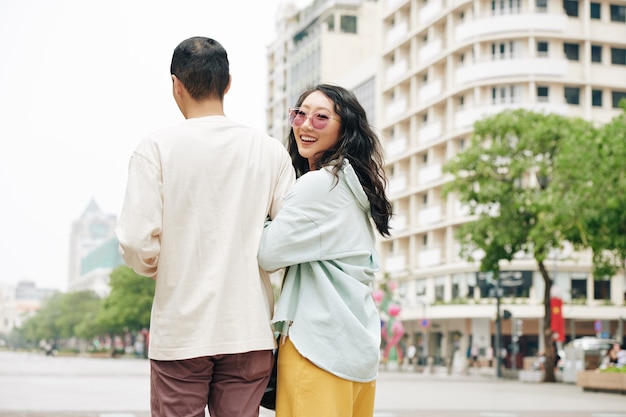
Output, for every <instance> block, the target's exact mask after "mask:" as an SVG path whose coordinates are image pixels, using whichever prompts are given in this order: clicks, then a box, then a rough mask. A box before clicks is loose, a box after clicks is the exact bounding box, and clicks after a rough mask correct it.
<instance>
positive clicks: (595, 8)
mask: <svg viewBox="0 0 626 417" xmlns="http://www.w3.org/2000/svg"><path fill="white" fill-rule="evenodd" d="M590 7H591V11H590V16H591V18H592V19H600V3H591V5H590Z"/></svg>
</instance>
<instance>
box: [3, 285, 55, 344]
mask: <svg viewBox="0 0 626 417" xmlns="http://www.w3.org/2000/svg"><path fill="white" fill-rule="evenodd" d="M57 292H58V290H55V289H45V288H38V287H37V285H36V284H35V283H34V282H33V281H20V282H18V283H17V285H11V284H6V283H4V284H2V285H1V286H0V334H3V335H9V334H10V333H11V332H12V331H13V329H16V328H20V327H22V325H23V324H24V322H25V321H26V320H28V319H29V318H30V317H32V316H33V315H34V314H35V313H36V312H37V310H39V309H40V308H41V306H42V304H43V302H44V301H45V300H46V299H47V298H49V297H51V296H52V295H54V294H55V293H57Z"/></svg>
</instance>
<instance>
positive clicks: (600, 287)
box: [593, 279, 611, 300]
mask: <svg viewBox="0 0 626 417" xmlns="http://www.w3.org/2000/svg"><path fill="white" fill-rule="evenodd" d="M593 299H594V300H610V299H611V281H609V280H608V279H607V280H604V281H594V282H593Z"/></svg>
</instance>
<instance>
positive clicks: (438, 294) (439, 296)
mask: <svg viewBox="0 0 626 417" xmlns="http://www.w3.org/2000/svg"><path fill="white" fill-rule="evenodd" d="M443 295H444V286H443V285H435V301H444V299H443Z"/></svg>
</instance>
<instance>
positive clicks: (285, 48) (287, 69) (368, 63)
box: [267, 0, 381, 141]
mask: <svg viewBox="0 0 626 417" xmlns="http://www.w3.org/2000/svg"><path fill="white" fill-rule="evenodd" d="M378 10H379V5H378V3H377V2H376V1H371V0H333V1H328V0H315V1H313V2H312V3H311V5H310V6H308V7H305V8H297V7H296V6H295V5H294V4H293V3H286V4H284V5H282V6H281V8H280V9H279V11H278V14H277V18H276V33H277V34H278V36H277V38H276V39H275V40H274V41H273V42H272V43H271V45H269V46H268V50H267V62H268V78H269V82H268V107H267V120H268V132H269V133H270V135H271V136H273V137H275V138H277V139H279V140H281V141H285V139H286V138H287V134H288V132H289V124H288V121H287V111H288V109H289V107H291V106H293V105H294V104H295V102H296V100H297V99H298V97H299V95H300V94H301V93H302V91H304V90H305V89H306V88H307V87H309V86H312V85H315V84H319V83H324V82H333V83H337V84H341V85H342V86H344V87H346V88H350V89H352V90H353V91H354V92H355V94H356V95H357V97H358V98H359V100H360V102H361V104H362V105H363V107H364V108H365V110H366V112H367V114H368V117H369V118H370V119H371V120H370V123H373V122H374V121H375V117H376V91H377V86H376V74H377V57H378V54H379V49H380V43H381V42H380V25H381V21H380V18H379V12H378Z"/></svg>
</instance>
